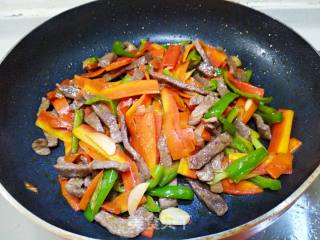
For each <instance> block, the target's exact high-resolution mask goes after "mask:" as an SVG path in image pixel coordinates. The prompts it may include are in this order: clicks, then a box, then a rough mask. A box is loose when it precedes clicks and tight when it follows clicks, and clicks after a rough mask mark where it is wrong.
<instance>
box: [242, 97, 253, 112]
mask: <svg viewBox="0 0 320 240" xmlns="http://www.w3.org/2000/svg"><path fill="white" fill-rule="evenodd" d="M252 104H253V100H252V99H247V101H246V103H245V104H244V110H245V111H248V110H249V109H250V108H251V105H252Z"/></svg>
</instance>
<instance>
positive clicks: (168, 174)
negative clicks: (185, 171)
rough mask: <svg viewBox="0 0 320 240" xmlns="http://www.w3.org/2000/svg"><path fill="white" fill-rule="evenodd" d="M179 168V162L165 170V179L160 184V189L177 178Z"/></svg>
mask: <svg viewBox="0 0 320 240" xmlns="http://www.w3.org/2000/svg"><path fill="white" fill-rule="evenodd" d="M178 167H179V162H175V163H173V164H172V165H171V166H170V167H165V168H164V173H163V177H162V179H161V181H160V182H159V186H160V187H163V186H165V185H167V184H168V183H170V182H171V181H172V180H173V179H175V178H176V176H177V175H178Z"/></svg>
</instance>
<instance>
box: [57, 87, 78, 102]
mask: <svg viewBox="0 0 320 240" xmlns="http://www.w3.org/2000/svg"><path fill="white" fill-rule="evenodd" d="M58 89H59V90H60V92H61V93H62V94H63V95H64V96H65V97H67V98H71V99H75V98H76V97H77V95H78V94H79V93H80V89H79V88H76V87H75V86H72V85H63V86H60V85H58Z"/></svg>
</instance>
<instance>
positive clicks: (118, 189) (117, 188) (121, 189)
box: [113, 181, 125, 193]
mask: <svg viewBox="0 0 320 240" xmlns="http://www.w3.org/2000/svg"><path fill="white" fill-rule="evenodd" d="M113 190H114V191H116V192H119V193H123V192H124V191H125V188H124V185H123V184H122V183H120V182H119V181H117V182H116V183H115V184H114V186H113Z"/></svg>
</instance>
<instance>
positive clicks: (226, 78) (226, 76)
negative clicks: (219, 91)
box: [223, 72, 272, 103]
mask: <svg viewBox="0 0 320 240" xmlns="http://www.w3.org/2000/svg"><path fill="white" fill-rule="evenodd" d="M223 78H224V81H225V83H226V84H227V86H228V87H229V88H230V89H231V90H232V91H233V92H235V93H236V94H239V95H240V96H243V97H246V98H252V99H255V100H258V101H260V102H264V103H269V102H271V101H272V97H262V96H259V95H257V94H251V93H246V92H242V91H241V90H239V89H238V88H236V87H235V86H234V85H233V84H232V83H231V82H230V81H229V79H228V73H227V72H224V74H223Z"/></svg>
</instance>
